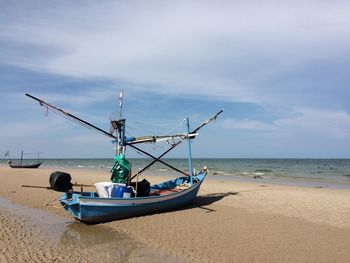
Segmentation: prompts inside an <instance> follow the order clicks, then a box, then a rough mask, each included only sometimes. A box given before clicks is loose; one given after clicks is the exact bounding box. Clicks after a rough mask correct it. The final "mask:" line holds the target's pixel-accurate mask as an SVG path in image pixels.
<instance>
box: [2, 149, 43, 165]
mask: <svg viewBox="0 0 350 263" xmlns="http://www.w3.org/2000/svg"><path fill="white" fill-rule="evenodd" d="M23 154H24V153H23V150H22V152H21V159H20V161H19V162H18V163H14V162H13V161H12V160H11V159H10V160H9V161H8V164H9V166H10V167H11V168H38V167H39V166H40V165H41V164H42V163H43V162H44V161H40V160H39V154H40V153H39V152H38V160H37V162H35V163H30V164H28V163H23ZM8 155H9V152H6V154H5V157H7V156H8Z"/></svg>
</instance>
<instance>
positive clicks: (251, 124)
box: [222, 108, 350, 140]
mask: <svg viewBox="0 0 350 263" xmlns="http://www.w3.org/2000/svg"><path fill="white" fill-rule="evenodd" d="M222 126H223V127H224V128H226V129H243V130H251V131H255V132H257V133H259V132H261V131H265V132H270V133H271V134H272V136H273V134H279V135H282V136H283V135H287V136H293V137H298V136H299V137H300V138H302V137H305V138H311V137H315V138H316V137H322V138H323V139H325V140H346V139H347V140H348V139H350V114H349V113H347V112H344V111H325V110H318V109H312V108H302V109H298V110H296V111H295V113H294V114H293V115H291V116H289V117H286V118H282V119H277V120H274V121H272V122H270V123H268V122H263V121H260V120H252V119H243V120H238V119H225V120H224V121H223V123H222Z"/></svg>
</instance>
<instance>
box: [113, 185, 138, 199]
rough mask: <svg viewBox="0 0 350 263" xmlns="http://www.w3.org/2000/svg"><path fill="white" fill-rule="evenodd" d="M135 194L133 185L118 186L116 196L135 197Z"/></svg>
mask: <svg viewBox="0 0 350 263" xmlns="http://www.w3.org/2000/svg"><path fill="white" fill-rule="evenodd" d="M134 196H135V193H134V189H133V188H132V186H124V187H118V189H117V193H116V197H119V198H130V197H134Z"/></svg>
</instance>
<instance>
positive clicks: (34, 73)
mask: <svg viewBox="0 0 350 263" xmlns="http://www.w3.org/2000/svg"><path fill="white" fill-rule="evenodd" d="M0 10H1V12H0V91H1V97H0V112H1V115H0V116H1V117H0V150H1V151H3V152H5V151H6V150H10V151H11V155H12V156H14V157H15V156H16V155H19V153H20V150H21V149H24V150H25V151H27V152H35V151H39V150H40V151H42V152H44V153H45V155H44V156H45V157H47V158H49V157H51V158H55V157H60V158H63V157H110V156H113V153H114V149H113V145H112V144H111V142H110V140H109V139H108V138H107V137H104V136H102V135H99V134H98V133H96V132H94V131H91V130H88V129H85V128H84V127H81V126H79V125H76V124H75V123H72V122H69V121H67V120H66V119H65V118H61V117H59V116H57V115H56V114H54V113H49V115H48V116H45V109H44V108H42V107H39V105H38V104H37V103H36V102H34V101H32V100H30V99H29V98H27V97H26V96H24V93H30V94H32V95H34V96H37V97H40V98H42V99H44V100H46V101H48V102H51V103H53V104H55V105H57V106H59V107H61V108H63V109H66V110H67V111H69V112H71V113H73V114H76V115H77V116H79V117H82V118H83V119H86V120H88V121H91V122H92V123H94V124H96V125H98V126H100V127H101V128H103V129H106V130H108V129H109V116H110V114H111V112H113V111H115V110H117V108H118V95H119V92H120V91H121V90H124V95H125V104H124V116H125V117H126V118H127V122H128V126H129V127H128V128H129V131H130V133H131V134H133V135H134V134H135V135H141V134H142V131H140V130H142V129H144V131H145V133H146V134H149V133H157V131H158V132H166V131H169V130H172V129H174V127H177V131H181V129H182V130H184V126H183V125H182V126H179V123H181V121H182V120H183V119H184V118H185V117H187V116H189V117H190V119H191V124H192V126H193V127H194V126H196V125H198V124H200V122H201V121H203V120H205V119H206V118H207V117H209V116H211V115H212V114H213V113H215V112H216V111H218V110H220V109H221V108H225V112H224V113H223V114H222V116H220V118H219V120H218V121H217V122H216V123H215V124H212V125H210V126H208V127H207V128H205V129H203V130H202V131H201V133H200V136H199V137H198V138H197V140H196V141H195V142H194V143H193V155H194V157H237V158H240V157H243V158H249V157H263V158H269V157H279V158H284V157H292V158H298V157H302V158H313V157H315V158H349V157H350V104H349V97H350V96H349V95H350V88H349V83H350V16H349V11H350V2H349V1H295V0H294V1H6V0H2V1H0ZM157 122H158V127H156V125H155V123H157ZM150 148H152V149H151V150H152V151H153V150H154V151H156V153H157V152H159V153H160V152H161V151H162V150H164V149H166V146H165V145H160V146H156V147H153V146H151V147H150ZM153 148H154V149H153ZM185 150H186V147H183V146H182V147H180V148H179V150H178V151H175V152H174V153H173V154H172V155H170V156H171V157H181V156H183V154H184V152H185ZM128 154H129V156H132V157H135V156H137V155H136V154H135V153H133V152H128Z"/></svg>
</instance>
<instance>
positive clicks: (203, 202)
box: [183, 188, 268, 213]
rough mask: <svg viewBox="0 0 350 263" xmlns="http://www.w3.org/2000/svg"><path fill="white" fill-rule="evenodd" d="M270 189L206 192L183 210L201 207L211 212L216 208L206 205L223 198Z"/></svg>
mask: <svg viewBox="0 0 350 263" xmlns="http://www.w3.org/2000/svg"><path fill="white" fill-rule="evenodd" d="M265 190H268V189H266V188H265V189H251V190H243V191H237V192H235V191H230V192H225V193H212V194H206V195H200V196H197V197H196V199H195V200H194V201H193V203H192V205H190V206H188V207H184V208H183V210H185V209H192V208H201V209H204V210H206V211H207V212H208V213H209V212H215V211H216V210H215V209H212V208H208V207H206V206H209V205H211V204H213V203H216V202H218V201H220V200H222V199H223V198H225V197H228V196H234V195H238V194H241V193H245V192H258V191H265Z"/></svg>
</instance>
